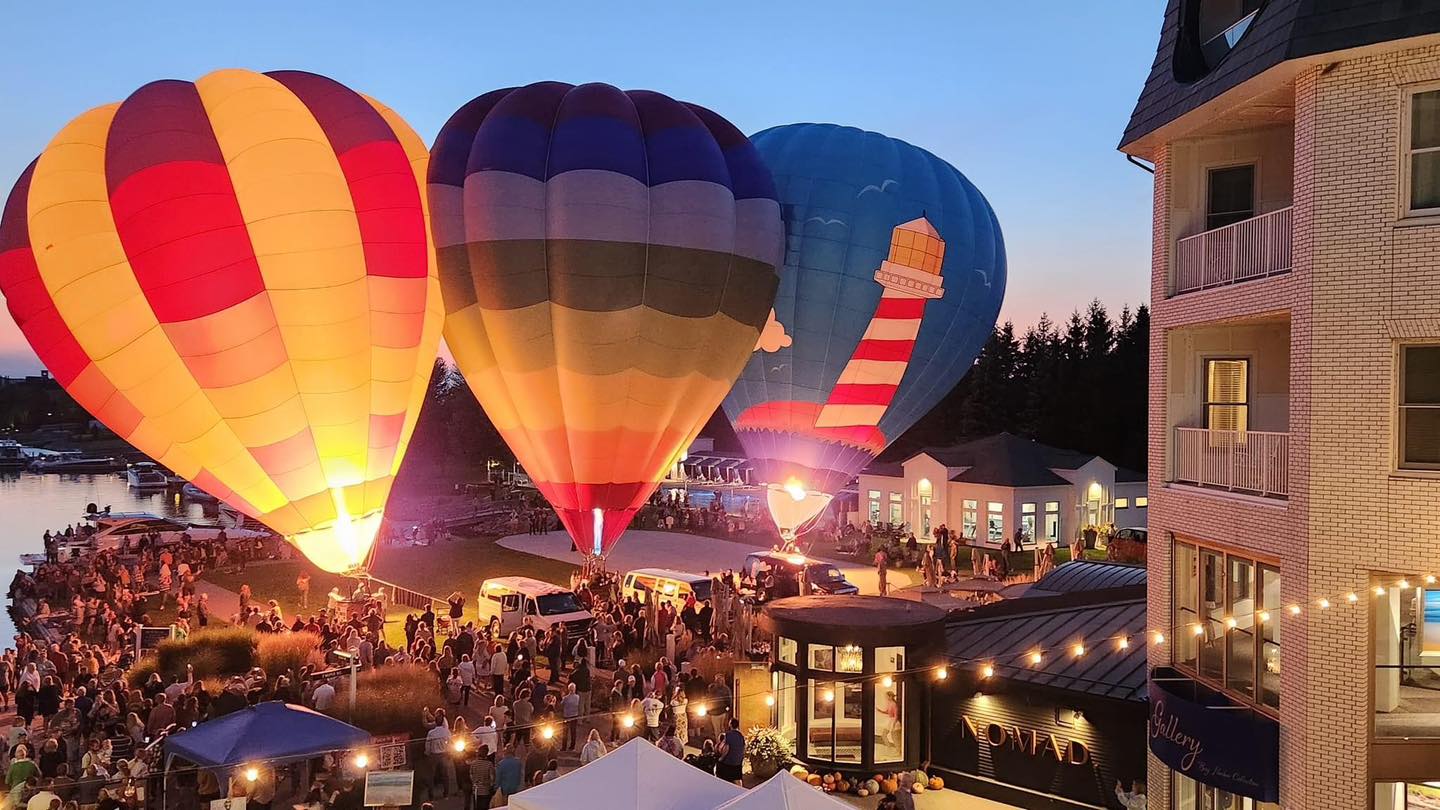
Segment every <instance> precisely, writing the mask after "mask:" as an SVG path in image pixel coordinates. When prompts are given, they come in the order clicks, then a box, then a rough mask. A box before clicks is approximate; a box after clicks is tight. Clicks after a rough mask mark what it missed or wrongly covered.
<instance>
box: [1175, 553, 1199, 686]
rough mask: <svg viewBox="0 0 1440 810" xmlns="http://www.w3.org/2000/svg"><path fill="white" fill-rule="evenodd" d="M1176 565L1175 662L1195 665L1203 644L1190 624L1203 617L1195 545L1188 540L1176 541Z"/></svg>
mask: <svg viewBox="0 0 1440 810" xmlns="http://www.w3.org/2000/svg"><path fill="white" fill-rule="evenodd" d="M1174 563H1175V567H1174V570H1173V577H1172V580H1171V581H1172V583H1173V588H1172V592H1173V594H1174V597H1175V632H1174V633H1172V634H1171V635H1173V636H1174V637H1175V663H1177V664H1185V665H1189V666H1192V667H1193V666H1194V665H1195V652H1196V650H1198V649H1199V648H1200V640H1199V639H1198V638H1197V637H1196V636H1195V635H1194V634H1193V633H1191V631H1190V627H1191V626H1192V625H1194V624H1195V623H1196V622H1198V621H1200V616H1199V614H1198V613H1197V612H1196V604H1197V600H1198V595H1197V593H1196V590H1197V589H1196V587H1195V585H1196V583H1197V582H1198V581H1199V579H1198V578H1197V577H1196V567H1195V566H1196V561H1195V547H1194V546H1190V545H1185V544H1184V543H1176V544H1175V558H1174Z"/></svg>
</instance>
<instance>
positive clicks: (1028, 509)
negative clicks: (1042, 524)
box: [1020, 503, 1035, 515]
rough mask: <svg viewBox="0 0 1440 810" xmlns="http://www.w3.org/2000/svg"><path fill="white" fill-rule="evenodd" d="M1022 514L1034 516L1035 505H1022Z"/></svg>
mask: <svg viewBox="0 0 1440 810" xmlns="http://www.w3.org/2000/svg"><path fill="white" fill-rule="evenodd" d="M1020 512H1021V514H1026V515H1033V514H1035V504H1033V503H1022V504H1020Z"/></svg>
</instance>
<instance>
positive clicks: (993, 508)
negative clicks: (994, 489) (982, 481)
mask: <svg viewBox="0 0 1440 810" xmlns="http://www.w3.org/2000/svg"><path fill="white" fill-rule="evenodd" d="M985 511H987V512H1004V511H1005V504H1003V503H1000V502H999V501H990V502H988V503H986V504H985Z"/></svg>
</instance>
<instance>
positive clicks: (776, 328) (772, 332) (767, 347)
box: [755, 307, 790, 352]
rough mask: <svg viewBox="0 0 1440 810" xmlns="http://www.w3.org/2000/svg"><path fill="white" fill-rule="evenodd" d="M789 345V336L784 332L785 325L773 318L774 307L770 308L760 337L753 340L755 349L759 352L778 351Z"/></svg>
mask: <svg viewBox="0 0 1440 810" xmlns="http://www.w3.org/2000/svg"><path fill="white" fill-rule="evenodd" d="M789 345H790V336H789V335H787V334H785V326H784V324H782V323H780V321H778V320H776V318H775V309H774V308H773V307H772V308H771V309H770V317H769V319H767V320H766V321H765V328H764V329H763V330H761V332H760V339H759V340H757V341H755V350H756V351H760V352H778V351H780V350H781V349H783V348H785V347H786V346H789Z"/></svg>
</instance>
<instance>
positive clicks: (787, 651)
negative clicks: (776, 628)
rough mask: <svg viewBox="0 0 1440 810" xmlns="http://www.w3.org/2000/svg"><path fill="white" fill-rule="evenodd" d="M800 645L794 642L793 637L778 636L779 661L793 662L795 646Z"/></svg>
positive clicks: (784, 662)
mask: <svg viewBox="0 0 1440 810" xmlns="http://www.w3.org/2000/svg"><path fill="white" fill-rule="evenodd" d="M799 646H800V645H798V644H796V643H795V639H793V638H785V637H784V636H781V637H780V663H782V664H794V663H795V652H796V648H798V647H799Z"/></svg>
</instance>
